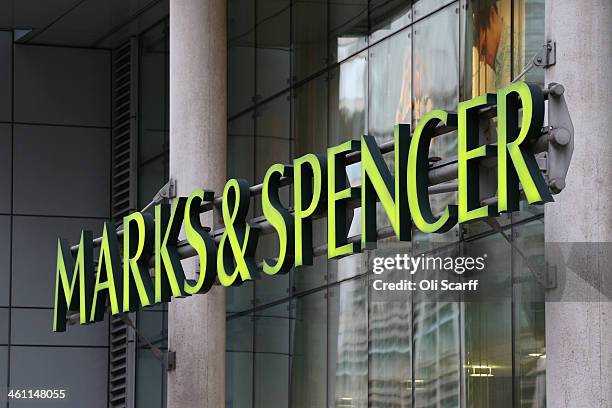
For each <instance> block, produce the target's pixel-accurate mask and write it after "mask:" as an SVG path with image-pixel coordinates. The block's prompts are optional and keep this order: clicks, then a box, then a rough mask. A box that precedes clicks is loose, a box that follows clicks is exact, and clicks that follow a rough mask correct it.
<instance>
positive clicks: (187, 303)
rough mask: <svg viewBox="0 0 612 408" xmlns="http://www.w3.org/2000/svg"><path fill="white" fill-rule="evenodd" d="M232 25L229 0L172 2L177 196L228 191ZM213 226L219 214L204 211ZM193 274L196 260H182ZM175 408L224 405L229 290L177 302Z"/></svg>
mask: <svg viewBox="0 0 612 408" xmlns="http://www.w3.org/2000/svg"><path fill="white" fill-rule="evenodd" d="M226 106H227V23H226V1H225V0H171V1H170V177H171V178H174V179H175V180H176V182H177V192H178V194H179V195H188V194H189V193H190V192H191V191H192V190H193V189H195V188H198V187H201V188H206V189H209V190H214V191H215V194H217V195H218V194H220V193H221V192H222V191H223V186H224V183H225V179H226V167H227V166H226V158H227V145H226V142H227V134H226V133H227V108H226ZM202 221H203V224H204V225H208V226H212V223H213V217H212V214H210V213H208V214H206V215H203V216H202ZM183 262H184V267H185V272H186V274H187V275H188V276H192V277H193V276H194V273H195V271H196V270H197V258H196V257H194V258H191V259H189V260H186V261H183ZM168 328H169V333H168V341H169V349H170V350H172V351H175V352H176V369H174V370H172V371H170V372H169V373H168V407H169V408H196V407H197V408H222V407H225V291H224V289H223V288H221V287H214V288H213V289H212V290H211V291H210V292H209V293H208V294H205V295H196V296H192V297H190V298H185V299H176V300H173V301H172V302H171V303H170V305H169V321H168Z"/></svg>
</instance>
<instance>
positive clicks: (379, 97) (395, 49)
mask: <svg viewBox="0 0 612 408" xmlns="http://www.w3.org/2000/svg"><path fill="white" fill-rule="evenodd" d="M410 37H411V33H410V30H404V31H402V32H400V33H398V34H396V35H394V36H392V37H390V38H387V39H386V40H384V41H382V42H381V43H379V44H377V45H375V46H374V47H372V48H371V49H370V80H369V88H370V91H369V93H370V113H369V132H368V134H370V135H371V136H374V137H375V138H376V141H377V142H378V143H379V144H380V143H382V142H386V141H388V140H392V139H393V128H394V126H395V125H396V124H398V123H410V122H411V109H412V103H411V95H412V93H411V92H412V54H411V39H410Z"/></svg>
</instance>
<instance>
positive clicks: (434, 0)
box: [412, 0, 453, 19]
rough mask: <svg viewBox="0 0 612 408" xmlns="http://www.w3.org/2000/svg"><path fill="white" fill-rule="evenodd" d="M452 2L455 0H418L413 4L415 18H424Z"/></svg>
mask: <svg viewBox="0 0 612 408" xmlns="http://www.w3.org/2000/svg"><path fill="white" fill-rule="evenodd" d="M452 2H453V0H416V1H415V2H414V4H413V5H412V11H413V14H414V18H415V19H419V18H423V17H425V16H426V15H427V14H429V13H431V12H434V11H436V10H437V9H439V8H441V7H444V6H445V5H446V4H449V3H452Z"/></svg>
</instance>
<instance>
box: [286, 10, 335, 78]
mask: <svg viewBox="0 0 612 408" xmlns="http://www.w3.org/2000/svg"><path fill="white" fill-rule="evenodd" d="M327 9H328V7H327V1H326V0H295V1H294V2H293V4H292V10H293V20H292V30H293V61H294V64H293V80H294V81H301V80H302V79H304V78H306V77H308V76H310V75H312V74H314V73H316V72H319V71H320V70H321V69H323V68H324V67H325V65H326V64H327Z"/></svg>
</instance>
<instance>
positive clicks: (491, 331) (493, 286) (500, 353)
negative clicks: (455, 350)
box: [464, 232, 512, 408]
mask: <svg viewBox="0 0 612 408" xmlns="http://www.w3.org/2000/svg"><path fill="white" fill-rule="evenodd" d="M504 233H506V232H504ZM465 249H466V254H469V255H471V256H481V255H482V254H487V259H486V267H485V269H484V270H483V271H482V272H480V273H478V276H477V277H476V276H474V278H477V279H479V285H478V292H476V293H475V294H473V295H472V296H470V297H469V298H467V299H466V300H468V301H467V302H466V303H465V371H464V372H465V379H466V396H467V402H468V407H482V406H494V407H502V408H503V407H511V406H512V298H511V294H512V284H511V282H512V272H511V271H512V265H511V254H512V251H511V246H510V244H509V243H508V241H507V239H506V238H505V237H504V236H503V235H501V234H499V233H498V234H494V235H490V236H488V237H485V238H481V239H478V240H476V241H473V242H469V243H466V248H465Z"/></svg>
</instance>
